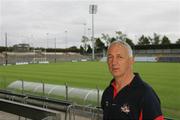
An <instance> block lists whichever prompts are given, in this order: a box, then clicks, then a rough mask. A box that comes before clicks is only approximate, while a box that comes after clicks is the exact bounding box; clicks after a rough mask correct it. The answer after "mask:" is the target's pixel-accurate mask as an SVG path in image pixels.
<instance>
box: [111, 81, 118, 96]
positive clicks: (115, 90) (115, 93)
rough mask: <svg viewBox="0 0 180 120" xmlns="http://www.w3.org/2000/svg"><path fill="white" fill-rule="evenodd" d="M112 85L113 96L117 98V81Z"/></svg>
mask: <svg viewBox="0 0 180 120" xmlns="http://www.w3.org/2000/svg"><path fill="white" fill-rule="evenodd" d="M111 85H112V86H113V88H114V93H113V98H115V97H116V96H117V93H118V91H117V88H116V83H115V81H114V82H112V84H111Z"/></svg>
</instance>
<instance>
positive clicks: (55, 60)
mask: <svg viewBox="0 0 180 120" xmlns="http://www.w3.org/2000/svg"><path fill="white" fill-rule="evenodd" d="M54 62H55V63H56V38H55V39H54Z"/></svg>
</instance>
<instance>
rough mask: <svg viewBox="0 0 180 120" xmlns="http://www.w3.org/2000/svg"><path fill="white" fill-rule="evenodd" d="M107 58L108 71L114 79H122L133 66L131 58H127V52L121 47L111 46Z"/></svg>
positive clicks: (117, 45)
mask: <svg viewBox="0 0 180 120" xmlns="http://www.w3.org/2000/svg"><path fill="white" fill-rule="evenodd" d="M107 57H108V58H107V62H108V67H109V71H110V72H111V74H112V75H113V77H115V78H118V77H123V76H124V75H125V73H126V72H127V71H128V70H129V69H131V66H132V64H133V59H132V57H129V54H128V50H127V48H126V47H125V46H123V45H119V44H114V45H112V46H111V47H110V48H109V49H108V56H107Z"/></svg>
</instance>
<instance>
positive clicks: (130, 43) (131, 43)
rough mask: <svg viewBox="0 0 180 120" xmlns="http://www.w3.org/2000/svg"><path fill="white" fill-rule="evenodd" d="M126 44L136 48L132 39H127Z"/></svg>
mask: <svg viewBox="0 0 180 120" xmlns="http://www.w3.org/2000/svg"><path fill="white" fill-rule="evenodd" d="M126 42H127V43H128V44H129V45H130V46H134V43H133V41H132V40H131V39H129V38H126Z"/></svg>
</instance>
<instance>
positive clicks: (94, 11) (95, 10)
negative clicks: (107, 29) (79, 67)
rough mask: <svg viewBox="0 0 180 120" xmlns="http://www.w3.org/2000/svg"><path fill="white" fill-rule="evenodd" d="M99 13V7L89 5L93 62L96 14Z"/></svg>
mask: <svg viewBox="0 0 180 120" xmlns="http://www.w3.org/2000/svg"><path fill="white" fill-rule="evenodd" d="M96 13H97V5H89V14H92V60H94V58H95V57H94V42H95V40H94V14H96Z"/></svg>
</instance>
